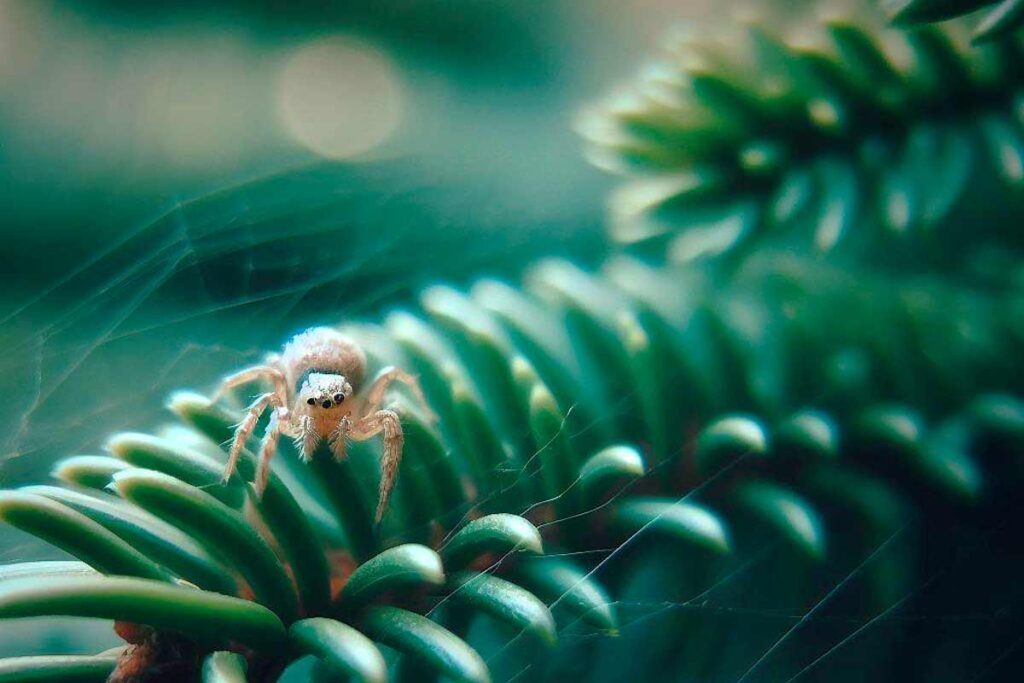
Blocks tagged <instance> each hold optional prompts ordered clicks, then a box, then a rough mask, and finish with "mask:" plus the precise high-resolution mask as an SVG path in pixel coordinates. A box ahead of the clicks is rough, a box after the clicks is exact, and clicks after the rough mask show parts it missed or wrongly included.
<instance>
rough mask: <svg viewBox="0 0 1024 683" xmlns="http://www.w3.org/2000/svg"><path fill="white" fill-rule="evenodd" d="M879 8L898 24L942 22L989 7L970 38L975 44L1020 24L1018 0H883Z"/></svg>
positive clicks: (1022, 6) (1023, 12)
mask: <svg viewBox="0 0 1024 683" xmlns="http://www.w3.org/2000/svg"><path fill="white" fill-rule="evenodd" d="M992 5H995V7H991V6H992ZM882 7H883V9H885V10H886V12H887V13H888V14H889V16H890V17H891V18H892V20H893V21H894V22H896V23H900V24H916V23H919V22H928V21H943V20H944V19H951V18H953V17H959V16H963V15H965V14H969V13H971V12H977V11H979V10H981V9H982V8H990V9H986V11H985V13H984V16H983V18H982V19H981V21H980V22H979V23H978V26H977V27H976V28H975V29H974V34H973V37H972V40H973V41H974V42H976V43H981V42H985V41H988V40H992V39H994V38H997V37H999V36H1002V35H1005V34H1007V33H1011V32H1012V31H1015V30H1017V29H1018V28H1020V27H1021V26H1022V25H1024V2H1022V1H1021V0H883V2H882Z"/></svg>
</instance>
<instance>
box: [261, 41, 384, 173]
mask: <svg viewBox="0 0 1024 683" xmlns="http://www.w3.org/2000/svg"><path fill="white" fill-rule="evenodd" d="M402 100H403V93H402V86H401V83H400V78H399V75H398V73H397V70H396V68H395V67H394V65H393V64H392V63H391V61H390V60H389V59H388V58H387V56H386V55H385V54H384V53H383V52H381V51H380V50H379V49H377V48H376V47H374V46H372V45H370V44H369V43H366V42H365V41H362V40H359V39H357V38H353V37H351V36H330V37H325V38H319V39H317V40H315V41H313V42H310V43H307V44H305V45H303V46H301V47H300V48H298V49H297V50H296V51H294V52H293V53H292V54H291V55H289V57H288V59H287V63H286V64H285V66H284V68H283V69H282V71H281V76H280V79H279V82H278V87H277V106H278V114H279V116H280V120H281V124H282V125H283V126H284V128H285V130H286V131H287V133H288V134H289V135H290V136H291V137H292V138H294V139H295V140H296V141H298V142H299V143H301V144H302V145H304V146H305V147H308V148H309V149H310V150H312V151H314V152H316V153H317V154H320V155H322V156H325V157H329V158H332V159H347V158H350V157H354V156H358V155H360V154H364V153H366V152H368V151H369V150H371V149H373V148H375V147H377V146H378V145H380V144H381V143H382V142H384V141H385V140H387V139H388V138H389V137H390V136H391V135H392V134H393V133H394V132H395V130H396V129H397V128H398V126H399V124H400V122H401V119H402V109H403V102H402Z"/></svg>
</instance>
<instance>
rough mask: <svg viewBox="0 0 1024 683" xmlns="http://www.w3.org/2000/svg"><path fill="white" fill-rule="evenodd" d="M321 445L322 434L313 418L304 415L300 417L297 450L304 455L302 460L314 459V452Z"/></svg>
mask: <svg viewBox="0 0 1024 683" xmlns="http://www.w3.org/2000/svg"><path fill="white" fill-rule="evenodd" d="M319 445H320V434H319V433H318V432H317V431H316V426H315V425H314V424H313V418H312V417H310V416H309V415H303V416H302V417H301V418H299V427H298V429H297V430H296V432H295V450H297V451H298V452H299V455H300V456H301V457H302V462H309V461H310V460H312V459H313V452H314V451H315V450H316V447H317V446H319Z"/></svg>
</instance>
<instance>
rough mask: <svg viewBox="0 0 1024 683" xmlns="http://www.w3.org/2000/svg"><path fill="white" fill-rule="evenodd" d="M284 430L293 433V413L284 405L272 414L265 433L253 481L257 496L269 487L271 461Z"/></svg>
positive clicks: (286, 432)
mask: <svg viewBox="0 0 1024 683" xmlns="http://www.w3.org/2000/svg"><path fill="white" fill-rule="evenodd" d="M282 432H284V433H285V434H290V433H291V414H290V413H289V412H288V410H287V409H286V408H284V407H280V408H277V409H275V410H274V412H272V413H271V414H270V421H269V422H267V431H266V432H264V434H263V443H262V444H261V445H260V459H259V463H258V464H257V466H256V481H255V482H254V483H253V487H254V488H255V489H256V495H257V496H262V495H263V492H264V491H265V490H266V489H267V482H268V481H270V461H271V459H273V457H274V455H275V454H276V453H277V443H278V441H279V440H280V438H281V433H282Z"/></svg>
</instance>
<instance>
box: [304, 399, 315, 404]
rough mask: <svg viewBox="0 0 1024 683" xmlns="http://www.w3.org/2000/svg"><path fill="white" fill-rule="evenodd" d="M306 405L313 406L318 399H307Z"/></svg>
mask: <svg viewBox="0 0 1024 683" xmlns="http://www.w3.org/2000/svg"><path fill="white" fill-rule="evenodd" d="M306 403H308V404H309V405H313V404H314V403H316V399H315V398H307V399H306Z"/></svg>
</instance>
